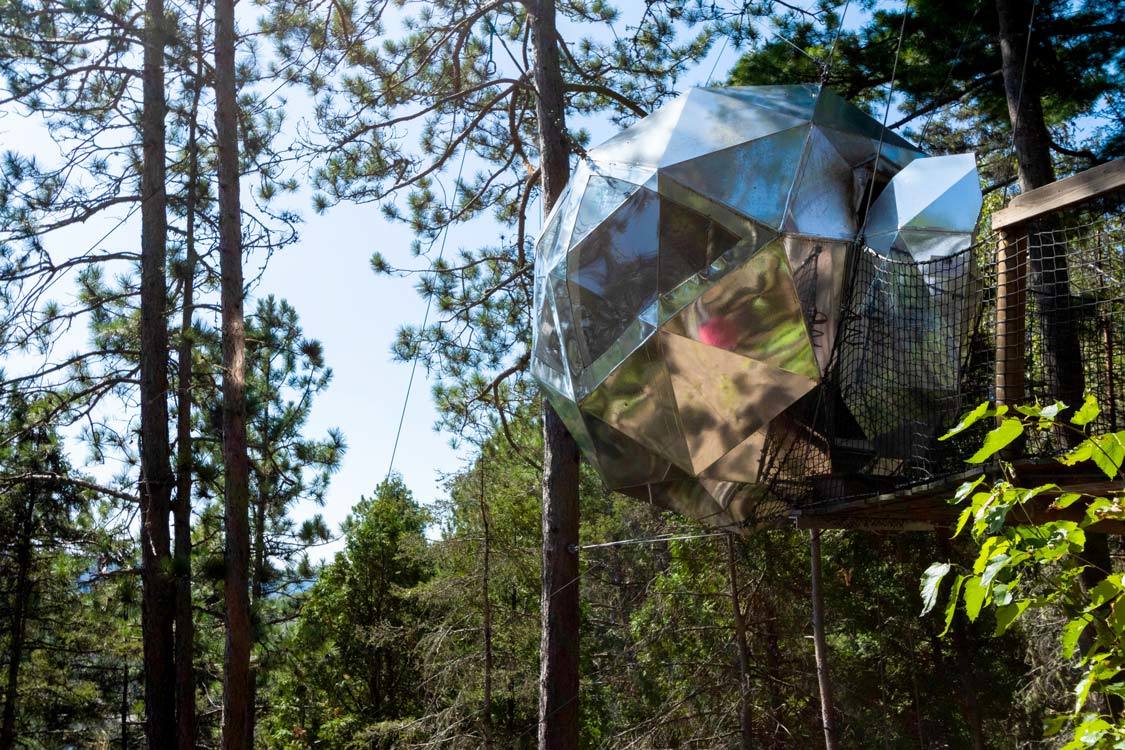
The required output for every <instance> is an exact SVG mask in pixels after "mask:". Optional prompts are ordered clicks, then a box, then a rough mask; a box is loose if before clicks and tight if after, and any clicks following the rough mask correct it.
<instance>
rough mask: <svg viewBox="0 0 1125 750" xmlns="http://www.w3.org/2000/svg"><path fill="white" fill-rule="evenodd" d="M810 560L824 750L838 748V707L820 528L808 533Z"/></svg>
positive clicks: (813, 624) (814, 636) (813, 627)
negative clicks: (827, 624)
mask: <svg viewBox="0 0 1125 750" xmlns="http://www.w3.org/2000/svg"><path fill="white" fill-rule="evenodd" d="M809 559H810V561H811V564H810V568H811V573H812V576H811V578H812V629H813V650H814V654H815V656H816V681H817V685H818V686H819V687H820V720H821V723H822V724H823V726H824V747H825V750H836V748H837V747H838V744H837V740H836V719H835V712H836V707H835V704H834V702H833V700H832V677H831V675H830V674H829V672H828V642H827V641H826V640H825V638H824V592H823V590H822V587H821V575H820V529H813V530H812V531H810V532H809Z"/></svg>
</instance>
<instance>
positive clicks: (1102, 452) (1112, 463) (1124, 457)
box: [1090, 430, 1125, 479]
mask: <svg viewBox="0 0 1125 750" xmlns="http://www.w3.org/2000/svg"><path fill="white" fill-rule="evenodd" d="M1092 440H1093V442H1094V450H1092V451H1091V452H1090V458H1092V459H1094V463H1095V464H1096V465H1097V467H1098V468H1099V469H1101V470H1102V473H1103V474H1105V475H1106V476H1107V477H1109V478H1110V479H1114V478H1116V477H1117V472H1118V471H1119V470H1120V469H1121V462H1122V461H1125V430H1123V431H1121V432H1111V433H1109V434H1108V435H1099V436H1097V437H1096V438H1092Z"/></svg>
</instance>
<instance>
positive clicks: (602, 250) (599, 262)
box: [566, 188, 660, 362]
mask: <svg viewBox="0 0 1125 750" xmlns="http://www.w3.org/2000/svg"><path fill="white" fill-rule="evenodd" d="M659 203H660V198H659V196H658V195H657V194H656V193H653V192H652V191H650V190H645V189H643V188H642V189H638V190H636V191H635V192H634V193H633V194H632V195H631V196H630V197H629V198H628V199H627V200H626V201H625V202H624V203H623V204H622V205H621V206H620V207H619V208H618V209H617V210H616V211H614V212H613V213H611V214H610V215H609V216H608V217H607V218H606V219H605V220H604V221H602V222H601V224H599V225H598V227H597V228H596V229H594V230H593V231H592V232H590V234H588V235H587V236H586V238H585V239H584V240H582V241H581V242H579V243H578V244H577V245H575V246H574V247H573V248H571V250H570V252H569V253H568V255H567V275H566V277H567V282H568V293H569V296H570V304H571V306H572V308H573V311H574V314H575V317H574V320H575V321H576V323H577V324H578V326H579V327H580V329H581V330H580V334H581V337H582V340H583V347H584V348H583V354H584V361H587V362H593V361H595V360H596V359H598V358H599V357H601V356H602V354H603V353H604V352H606V351H607V350H608V349H609V348H610V347H611V346H612V345H613V342H614V341H616V340H617V338H618V337H619V336H620V335H621V334H622V333H623V332H624V331H625V329H626V328H628V326H629V325H630V324H631V323H632V322H633V320H634V319H635V318H636V317H637V316H638V315H639V314H640V313H641V311H642V310H644V309H646V308H647V307H648V306H649V305H651V304H652V303H653V302H655V301H656V297H657V252H658V249H659V238H658V235H657V231H658V228H659V210H660V208H659Z"/></svg>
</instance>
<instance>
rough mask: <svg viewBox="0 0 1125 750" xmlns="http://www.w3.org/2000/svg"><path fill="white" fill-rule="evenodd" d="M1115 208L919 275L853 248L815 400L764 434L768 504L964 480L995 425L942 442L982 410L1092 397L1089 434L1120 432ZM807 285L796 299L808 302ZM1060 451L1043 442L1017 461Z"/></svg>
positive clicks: (1120, 294) (896, 261) (1079, 215)
mask: <svg viewBox="0 0 1125 750" xmlns="http://www.w3.org/2000/svg"><path fill="white" fill-rule="evenodd" d="M1123 203H1125V193H1123V192H1122V191H1121V190H1117V191H1115V192H1113V193H1111V194H1110V195H1109V196H1108V197H1100V198H1098V199H1096V200H1093V201H1087V202H1085V203H1083V204H1082V205H1080V206H1079V207H1077V208H1070V209H1067V210H1065V211H1053V212H1050V213H1047V214H1044V215H1041V216H1038V217H1036V218H1034V219H1032V220H1029V221H1026V222H1024V223H1021V224H1020V225H1019V226H1017V227H1012V228H1009V229H1008V230H1007V231H1004V232H999V233H996V234H992V235H989V236H986V237H985V238H983V239H981V240H979V241H978V242H977V243H976V244H975V245H973V246H972V247H970V248H967V249H966V250H964V251H962V252H960V253H957V254H955V255H953V256H950V257H944V258H937V259H933V260H927V261H915V260H913V259H911V258H910V256H908V255H906V254H905V253H903V254H901V256H890V257H888V256H885V255H881V254H879V253H877V252H875V251H873V250H871V249H869V248H866V247H859V246H857V247H853V248H851V249H850V259H849V269H848V273H847V276H846V281H845V283H844V290H843V303H842V306H841V309H840V310H838V311H837V314H838V315H839V318H838V323H837V332H836V339H835V344H834V348H833V355H832V361H831V364H830V367H829V369H828V373H827V374H826V377H825V381H824V384H823V387H821V388H819V389H817V390H816V391H814V393H813V394H810V396H809V397H807V398H806V399H805V400H804V401H802V402H800V403H798V404H796V405H795V406H794V407H792V408H791V409H790V410H789V413H788V415H787V418H786V419H783V420H778V422H777V426H776V427H775V428H774V429H773V430H772V431H771V435H770V439H769V441H768V445H767V451H766V457H765V459H764V464H765V469H766V471H765V476H767V477H768V479H767V481H768V484H769V485H770V487H771V489H772V490H773V492H774V493H775V494H776V495H777V496H778V497H779V498H780V499H782V500H784V501H785V502H786V503H787V504H788V505H789V506H790V507H796V508H800V509H813V508H816V507H817V506H821V505H826V504H836V503H839V502H840V501H841V500H848V499H852V498H859V497H865V496H872V495H880V494H884V493H895V492H900V491H903V490H906V489H908V488H911V487H917V486H919V485H925V484H929V483H933V482H936V481H940V480H942V479H947V478H950V477H952V476H954V475H957V474H960V473H962V472H964V471H965V470H966V468H967V467H966V465H965V462H964V457H965V456H967V455H969V454H970V453H972V451H973V450H974V449H975V447H976V446H979V444H980V440H981V437H982V436H983V433H984V432H985V431H986V430H987V429H989V425H987V424H980V425H978V426H977V427H976V428H975V429H973V430H970V431H968V432H966V433H963V434H962V435H960V436H958V437H957V438H955V439H953V440H949V441H941V440H939V438H940V436H941V435H942V434H943V433H944V432H945V431H946V430H947V429H948V428H949V426H951V425H952V424H953V423H955V422H956V420H957V418H958V417H959V416H960V415H961V414H963V413H964V412H965V411H967V410H968V409H971V408H972V407H973V406H975V405H977V404H979V403H981V402H983V401H991V400H999V401H1002V402H1008V403H1015V402H1025V401H1039V402H1041V403H1051V402H1054V401H1055V400H1061V401H1064V402H1066V403H1068V404H1070V405H1077V404H1078V403H1080V401H1081V399H1082V398H1083V397H1084V395H1085V394H1091V395H1093V396H1094V397H1096V398H1097V399H1098V402H1099V403H1100V404H1101V406H1102V411H1101V415H1100V416H1099V417H1098V420H1097V422H1096V423H1095V424H1094V425H1093V428H1094V429H1097V430H1120V429H1122V428H1123V427H1125V219H1123V217H1122V204H1123ZM803 271H804V269H798V270H797V275H798V278H797V282H798V288H802V287H815V286H816V282H815V279H801V278H800V274H801V273H802V272H803ZM808 272H810V273H815V267H813V268H811V269H810V270H809V271H808ZM822 314H823V312H822V311H817V310H815V309H808V307H807V309H806V315H809V316H819V315H822ZM1068 439H1069V438H1068V437H1067V436H1066V435H1064V434H1057V433H1053V432H1049V431H1048V432H1043V433H1037V434H1036V435H1034V436H1032V438H1031V439H1029V440H1028V441H1027V442H1026V443H1025V444H1024V445H1023V447H1022V451H1023V456H1022V457H1025V458H1041V457H1046V456H1049V455H1054V454H1057V453H1059V452H1060V451H1062V450H1064V449H1065V448H1066V447H1067V440H1068Z"/></svg>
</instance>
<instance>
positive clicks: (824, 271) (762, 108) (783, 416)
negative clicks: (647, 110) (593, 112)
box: [531, 85, 980, 525]
mask: <svg viewBox="0 0 1125 750" xmlns="http://www.w3.org/2000/svg"><path fill="white" fill-rule="evenodd" d="M872 184H874V185H875V190H876V193H877V195H876V198H875V199H874V200H873V202H872V204H871V211H870V214H869V218H868V221H867V227H866V234H867V236H868V238H869V239H868V244H869V245H870V246H871V247H872V248H875V249H876V250H878V251H879V252H880V253H882V254H883V255H893V256H895V257H900V256H901V257H904V258H906V259H908V260H909V259H911V258H914V259H928V258H932V257H937V256H944V255H948V254H949V253H952V252H956V251H957V250H959V249H961V248H963V247H964V246H966V245H967V244H968V242H969V241H970V239H971V233H972V229H973V225H974V223H975V221H976V218H977V214H978V213H979V209H980V190H979V187H978V185H977V183H976V168H975V161H974V159H973V157H972V155H962V156H956V157H936V158H926V157H924V155H923V153H922V152H921V151H920V150H919V149H918V148H916V147H914V146H913V145H911V144H910V143H908V142H907V141H905V140H903V139H902V138H900V137H899V136H898V135H896V134H894V133H892V132H890V131H885V130H884V129H883V128H882V126H881V125H880V124H879V123H878V122H876V121H875V120H873V119H872V118H870V117H869V116H867V115H866V114H865V113H863V112H862V111H861V110H859V109H858V108H856V107H854V106H853V105H851V104H849V103H847V102H846V101H844V100H843V99H841V98H840V97H839V96H837V95H836V94H834V93H832V92H831V91H828V90H827V89H824V88H822V87H819V86H815V85H804V86H758V87H747V88H696V89H692V90H691V91H689V92H688V93H686V94H684V95H683V96H681V97H679V98H677V99H676V100H674V101H673V102H671V103H669V104H668V105H667V106H665V107H663V108H661V109H660V110H658V111H656V112H654V113H653V114H652V115H650V116H649V117H646V118H644V119H642V120H640V121H638V122H637V123H635V124H634V125H633V126H631V127H629V128H627V129H626V130H624V131H622V132H621V133H619V134H617V135H615V136H614V137H612V138H610V139H609V140H608V141H606V142H605V143H603V144H601V145H600V146H598V147H596V148H594V149H592V150H591V151H590V152H589V158H588V159H587V160H585V161H583V162H582V164H580V165H579V167H578V168H577V169H576V170H575V173H574V176H573V178H572V180H571V182H570V184H569V186H568V188H567V191H566V192H565V193H564V195H563V197H562V198H561V199H560V200H559V201H558V203H557V205H556V206H555V209H554V210H553V211H552V213H551V215H550V216H549V217H548V219H547V222H546V224H545V228H544V230H543V232H542V235H541V237H540V239H539V243H538V245H537V248H536V265H535V275H534V290H535V313H534V314H535V319H534V320H535V324H534V327H533V339H534V340H533V344H532V354H533V356H532V363H531V368H532V373H533V375H534V376H535V377H536V379H537V380H538V381H539V382H540V384H541V385H542V386H543V389H544V393H545V394H546V396H547V398H548V399H549V400H550V401H551V403H552V404H553V405H554V407H555V409H556V411H558V413H559V415H560V417H561V418H562V419H563V421H564V422H565V423H566V424H567V426H568V427H569V428H570V430H571V432H572V433H573V434H574V435H575V438H576V440H577V441H578V443H579V446H580V448H581V449H582V451H583V453H584V454H585V455H586V456H587V458H588V459H589V460H590V461H591V462H592V464H593V465H594V466H595V467H596V468H597V469H598V471H599V472H600V473H601V475H602V476H603V478H604V479H605V480H606V482H607V483H608V484H609V485H610V486H611V487H613V488H616V489H621V490H622V491H624V492H626V493H628V494H630V495H632V496H634V497H638V498H641V499H644V500H647V501H649V502H652V503H655V504H657V505H660V506H662V507H666V508H671V509H674V510H678V511H680V512H682V513H685V514H687V515H689V516H692V517H694V518H697V519H700V520H703V521H704V522H707V523H711V524H714V525H738V524H747V523H752V522H755V521H758V520H761V519H763V518H765V517H767V516H769V515H771V514H776V513H777V512H779V511H781V510H782V508H781V507H780V505H779V504H778V501H777V500H776V499H775V498H772V497H771V495H770V492H769V490H768V488H767V486H766V484H765V483H764V481H763V480H764V476H765V474H764V472H765V471H766V468H767V465H768V464H769V462H770V461H771V460H774V457H775V455H779V452H780V453H785V452H788V451H790V450H792V449H794V448H795V447H799V448H800V449H801V450H804V451H805V452H806V453H808V452H811V453H814V454H817V455H827V453H828V450H829V449H828V446H827V443H826V441H825V440H824V438H823V437H822V436H820V435H818V434H817V432H816V428H815V427H813V426H809V425H807V424H804V423H803V422H802V421H801V420H800V419H799V418H797V417H795V416H790V413H791V412H792V411H793V409H796V408H797V407H796V406H795V405H796V404H798V403H799V402H802V400H807V399H808V398H815V397H816V393H817V392H818V391H817V390H816V389H817V387H818V384H819V383H820V382H821V380H822V378H824V377H825V376H826V374H827V373H828V372H829V370H830V368H831V367H832V363H833V352H834V349H835V347H836V342H837V338H838V336H837V334H838V330H839V326H840V325H841V323H840V310H841V307H842V304H843V297H844V295H845V294H846V290H845V288H844V285H845V277H846V275H847V273H848V268H849V261H848V258H849V254H850V253H851V251H852V248H853V243H854V241H855V239H856V235H857V234H858V233H859V232H860V226H861V223H862V211H863V209H864V208H865V207H866V195H867V191H868V189H869V188H870V186H871V185H872ZM884 186H885V188H884ZM880 189H882V192H881V193H879V192H878V191H879V190H880ZM974 196H975V198H974ZM864 252H867V253H870V252H871V251H864ZM858 262H874V261H873V260H868V261H863V260H862V259H860V260H859V261H858ZM895 268H896V269H898V268H899V266H895ZM901 273H903V274H906V277H904V278H906V280H907V281H908V282H909V283H908V288H909V289H910V290H913V291H917V294H912V295H910V296H911V300H912V301H911V302H910V304H912V305H914V307H916V308H917V309H912V310H907V311H905V314H906V315H907V319H909V320H914V319H915V318H916V323H917V329H918V331H919V334H918V336H917V340H916V341H915V342H914V344H913V346H914V350H913V351H912V354H917V355H918V356H920V357H926V356H929V355H930V352H929V350H928V347H927V343H928V340H929V339H928V338H927V336H928V335H929V334H928V333H927V332H928V331H930V330H934V331H936V330H938V326H937V325H931V324H932V323H936V322H939V321H935V320H934V319H933V316H934V315H935V314H936V313H935V312H934V311H933V310H930V309H929V308H928V307H927V305H926V291H925V290H926V289H929V288H935V287H934V284H935V283H942V281H943V279H944V277H943V279H937V280H935V279H930V278H927V277H926V276H925V275H924V274H923V273H922V272H921V271H919V270H918V269H917V268H915V267H913V266H912V265H910V264H909V263H908V264H903V265H902V267H901ZM910 274H913V275H910ZM871 293H872V294H878V293H879V290H878V289H873V290H871ZM918 300H921V301H920V302H919V301H918ZM879 302H880V304H885V303H886V302H887V301H886V300H879ZM900 303H902V304H905V302H903V301H901V300H890V304H900ZM896 312H897V313H899V314H902V313H903V311H902V310H896ZM910 316H914V317H913V318H911V317H910ZM940 322H947V321H940ZM957 367H958V363H957V362H947V361H942V360H940V359H938V360H937V361H933V367H932V369H933V383H932V386H933V388H934V389H935V390H936V391H941V392H944V391H945V389H947V388H948V387H949V386H950V383H951V382H952V379H954V378H955V377H956V374H957ZM843 381H844V382H845V384H846V385H847V386H848V387H849V388H850V392H851V393H852V394H854V395H853V398H859V399H864V398H870V397H873V394H874V393H876V392H877V390H876V389H874V388H873V387H872V383H874V382H876V381H877V377H875V379H874V380H873V379H872V378H871V377H867V376H865V375H864V374H863V373H851V374H847V375H845V376H843ZM905 416H906V419H907V421H909V416H910V415H905ZM896 419H897V417H896V416H895V415H891V414H888V416H887V419H885V420H884V419H878V420H870V419H868V420H867V423H865V424H862V425H859V429H861V430H862V431H863V433H864V434H865V435H866V436H867V439H868V440H870V441H872V442H879V443H889V442H893V441H894V440H896V439H900V438H901V436H902V434H904V433H905V432H909V427H905V428H904V427H902V425H901V424H900V422H901V421H902V420H898V421H896ZM885 455H886V456H887V457H888V460H893V457H894V456H895V455H897V453H896V452H895V451H893V450H891V451H889V452H887V453H885Z"/></svg>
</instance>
